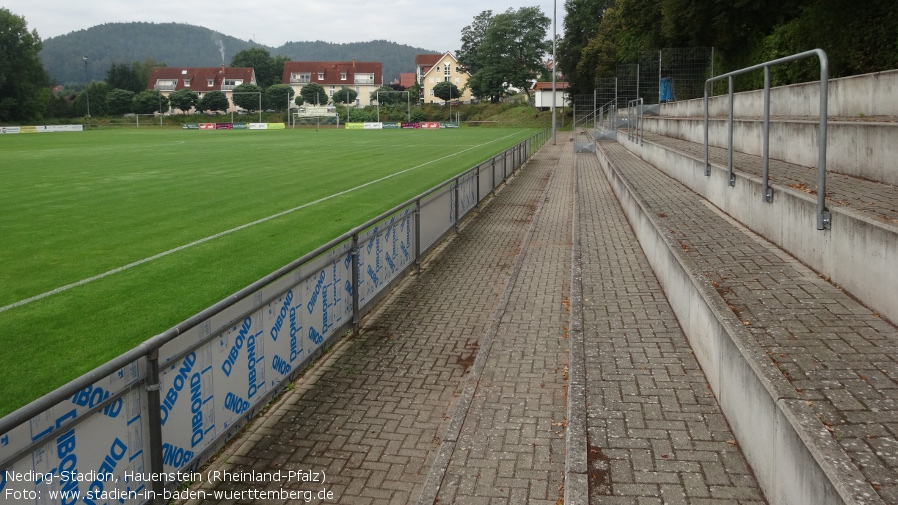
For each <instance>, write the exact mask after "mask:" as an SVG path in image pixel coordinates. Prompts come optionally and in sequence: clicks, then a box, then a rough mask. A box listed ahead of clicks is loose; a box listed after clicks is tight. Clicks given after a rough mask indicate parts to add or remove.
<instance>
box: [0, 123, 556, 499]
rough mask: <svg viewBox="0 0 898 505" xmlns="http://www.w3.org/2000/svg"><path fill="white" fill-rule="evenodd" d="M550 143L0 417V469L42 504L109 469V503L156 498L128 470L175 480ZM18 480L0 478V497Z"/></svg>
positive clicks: (160, 487)
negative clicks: (64, 476)
mask: <svg viewBox="0 0 898 505" xmlns="http://www.w3.org/2000/svg"><path fill="white" fill-rule="evenodd" d="M550 136H551V132H550V131H549V130H548V129H547V130H543V131H542V132H540V133H538V134H536V135H533V136H531V137H529V138H527V139H525V140H523V141H521V142H519V143H518V144H516V145H515V146H513V147H511V148H509V149H507V150H505V151H504V152H502V153H501V154H498V155H496V156H494V157H492V158H490V159H488V160H487V161H484V162H482V163H480V164H479V165H477V166H475V167H473V168H470V169H468V170H467V171H465V172H463V173H462V174H460V175H458V176H456V177H453V178H452V179H450V180H447V181H445V182H443V183H442V184H439V185H437V186H435V187H434V188H432V189H430V190H428V191H427V192H424V193H422V194H420V195H418V196H416V197H415V198H412V199H410V200H408V201H406V202H404V203H402V204H400V205H398V206H396V207H394V208H393V209H391V210H389V211H387V212H385V213H383V214H381V215H380V216H378V217H376V218H374V219H372V220H370V221H368V222H366V223H364V224H362V225H361V226H358V227H356V228H354V229H352V230H350V231H348V232H346V233H345V234H343V235H341V236H339V237H337V238H335V239H333V240H331V241H330V242H328V243H326V244H324V245H322V246H320V247H318V248H316V249H315V250H313V251H311V252H309V253H307V254H305V255H303V256H302V257H301V258H299V259H297V260H295V261H293V262H291V263H290V264H288V265H285V266H284V267H282V268H280V269H278V270H276V271H275V272H273V273H271V274H269V275H268V276H266V277H265V278H263V279H260V280H258V281H256V282H254V283H252V284H250V285H249V286H247V287H245V288H243V289H241V290H240V291H238V292H236V293H234V294H233V295H231V296H229V297H227V298H225V299H224V300H221V301H219V302H218V303H216V304H215V305H213V306H211V307H209V308H207V309H205V310H203V311H201V312H199V313H198V314H196V315H194V316H192V317H190V318H188V319H186V320H185V321H183V322H181V323H180V324H178V325H176V326H175V327H173V328H171V329H169V330H167V331H165V332H163V333H161V334H159V335H156V336H154V337H152V338H150V339H148V340H146V341H145V342H143V343H142V344H140V345H138V346H137V347H135V348H133V349H131V350H129V351H127V352H125V353H124V354H122V355H121V356H119V357H117V358H115V359H113V360H111V361H109V362H107V363H105V364H103V365H101V366H99V367H97V368H96V369H94V370H92V371H90V372H88V373H87V374H85V375H82V376H81V377H78V378H77V379H75V380H73V381H71V382H69V383H67V384H65V385H63V386H61V387H59V388H58V389H56V390H54V391H52V392H50V393H48V394H46V395H45V396H43V397H41V398H39V399H37V400H35V401H34V402H32V403H30V404H28V405H26V406H24V407H22V408H20V409H18V410H16V411H15V412H12V413H11V414H9V415H7V416H5V417H3V418H2V419H0V441H2V443H0V472H4V473H0V475H6V473H5V472H6V471H10V472H14V473H15V472H19V474H22V475H31V474H28V473H27V472H32V474H33V473H34V472H37V473H40V475H41V476H42V478H41V479H32V482H28V483H26V484H27V485H30V486H32V487H33V488H34V489H35V491H36V493H37V495H39V496H44V497H46V496H47V494H46V493H45V491H46V490H48V489H49V490H53V489H56V490H61V489H62V487H63V486H66V490H67V491H72V490H77V488H78V486H79V485H81V486H82V491H84V490H87V489H90V490H91V491H94V492H98V491H103V488H104V485H107V486H108V485H109V484H108V482H109V476H111V475H114V479H115V480H114V481H113V482H117V484H116V486H117V489H124V488H125V487H127V489H129V490H130V491H132V492H134V494H133V495H128V497H127V498H124V500H125V501H123V503H129V504H130V503H146V502H159V501H160V500H161V499H162V498H163V497H164V496H165V491H166V490H168V489H171V488H172V487H173V486H176V485H177V484H178V482H177V481H175V480H172V477H165V478H164V479H163V478H161V477H160V478H153V479H150V480H149V481H144V482H141V481H140V479H137V480H136V481H135V480H134V479H133V477H132V478H131V479H130V480H129V479H128V478H127V475H128V472H130V473H131V474H132V476H133V474H134V473H139V474H142V475H155V476H169V475H176V474H177V475H183V476H184V477H183V478H189V475H188V474H187V473H186V472H190V471H195V470H196V469H198V468H199V467H200V466H201V465H202V464H203V463H204V462H205V461H206V460H207V459H208V457H210V456H211V455H212V454H214V453H215V451H217V450H218V449H219V448H220V447H222V446H223V445H224V444H225V443H226V442H227V440H229V439H230V438H231V437H233V435H235V434H236V433H238V432H239V430H240V428H241V427H242V426H243V425H245V424H246V423H247V422H249V421H250V419H251V418H252V417H253V416H254V415H255V414H256V413H258V412H259V411H261V410H262V409H263V408H264V407H265V405H266V403H267V402H268V401H269V400H270V399H271V398H273V397H274V396H276V395H277V394H278V393H279V392H280V391H281V390H282V389H283V387H284V386H285V385H286V384H287V383H288V382H290V381H291V380H293V379H295V378H296V376H297V375H298V374H299V373H300V372H301V371H302V370H303V369H304V368H305V367H306V366H307V365H308V364H309V363H311V361H312V360H313V359H314V358H315V357H317V356H318V355H319V354H320V353H321V352H323V351H324V349H325V348H326V347H327V345H328V343H329V342H332V341H333V340H335V339H337V338H339V337H341V336H342V335H344V334H346V333H347V332H348V331H358V329H359V325H360V320H361V318H362V317H363V315H364V313H365V312H366V311H367V310H370V309H371V308H372V307H373V305H374V303H376V301H377V300H378V299H379V298H380V297H382V296H383V295H384V294H386V293H387V292H389V288H390V287H391V286H392V285H394V284H395V283H396V282H398V281H399V280H400V279H401V278H402V277H403V276H404V275H405V273H406V272H407V271H408V270H409V269H412V268H414V269H417V268H418V266H419V264H420V259H421V257H422V255H423V254H425V253H426V252H427V251H428V250H430V249H432V248H433V247H434V246H435V245H436V244H437V243H438V242H439V241H440V240H441V239H442V238H443V237H445V236H447V235H449V234H451V233H452V232H453V230H456V229H457V228H458V225H459V222H460V220H461V219H462V218H463V217H464V216H465V215H466V214H467V213H468V212H470V211H471V210H472V209H474V208H476V207H477V206H478V205H480V202H481V201H483V200H484V199H485V198H486V197H487V196H489V195H490V194H492V193H493V192H494V191H495V190H496V189H497V188H498V187H499V186H500V185H501V184H502V183H503V182H504V181H506V180H507V179H508V177H509V176H510V175H511V174H512V173H513V172H514V171H515V170H516V169H518V168H519V167H520V166H522V165H523V164H524V163H525V162H526V161H527V160H528V159H529V158H530V156H531V155H532V154H533V153H535V152H536V150H538V149H539V148H540V147H541V146H542V145H543V144H545V143H546V142H547V141H548V139H549V138H550ZM256 357H258V359H256ZM263 357H264V358H263ZM76 442H77V443H76ZM76 465H77V472H78V473H79V474H84V475H97V476H98V479H97V480H94V481H93V482H82V483H80V484H79V483H78V482H75V483H74V484H72V483H68V484H66V483H63V482H61V481H60V479H59V478H58V477H59V475H57V473H59V472H62V471H63V470H69V469H74V468H75V466H76ZM54 472H57V473H54ZM90 472H94V473H93V474H91V473H90ZM47 476H49V477H47ZM43 477H46V478H43ZM20 484H22V483H21V482H12V481H9V482H8V481H7V479H5V478H4V479H2V480H0V491H2V490H3V489H4V488H6V489H7V490H9V489H10V486H12V485H20ZM54 486H55V487H54ZM72 486H74V487H72ZM107 491H110V490H108V489H107ZM42 492H43V494H41V493H42Z"/></svg>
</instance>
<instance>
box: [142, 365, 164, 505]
mask: <svg viewBox="0 0 898 505" xmlns="http://www.w3.org/2000/svg"><path fill="white" fill-rule="evenodd" d="M161 389H162V382H161V380H160V378H159V348H158V347H157V348H156V349H153V351H152V352H150V354H149V355H148V356H147V386H146V392H147V423H148V424H149V426H148V429H149V437H150V472H152V473H153V474H154V475H162V474H163V473H164V472H165V465H164V464H163V451H162V414H161V413H162V391H161ZM150 487H151V488H152V490H153V493H155V496H156V497H157V498H155V499H154V500H153V503H165V500H163V499H162V496H163V495H164V492H165V482H164V481H163V480H162V479H153V481H152V483H151V485H150Z"/></svg>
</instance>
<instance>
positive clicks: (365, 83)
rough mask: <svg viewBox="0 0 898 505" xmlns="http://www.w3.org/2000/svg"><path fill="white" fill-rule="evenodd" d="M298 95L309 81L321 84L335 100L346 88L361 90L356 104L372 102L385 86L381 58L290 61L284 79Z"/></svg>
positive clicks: (328, 96)
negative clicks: (335, 95) (338, 93)
mask: <svg viewBox="0 0 898 505" xmlns="http://www.w3.org/2000/svg"><path fill="white" fill-rule="evenodd" d="M281 82H283V83H284V84H289V85H290V86H292V87H293V90H294V91H295V92H296V94H297V95H298V94H299V92H300V90H302V88H304V87H305V86H306V85H307V84H311V83H316V84H319V85H321V86H322V87H323V88H324V90H325V91H326V92H327V99H328V101H331V100H332V99H333V96H334V93H335V92H337V91H339V90H340V89H341V88H343V87H347V88H350V89H353V90H355V91H356V93H358V96H357V97H356V103H355V104H354V105H355V106H358V107H364V106H366V105H371V104H372V102H371V93H373V92H374V90H376V89H377V88H379V87H380V86H381V85H383V82H384V77H383V65H382V64H381V63H380V62H379V61H355V60H352V61H288V62H286V63H285V64H284V73H283V75H282V81H281Z"/></svg>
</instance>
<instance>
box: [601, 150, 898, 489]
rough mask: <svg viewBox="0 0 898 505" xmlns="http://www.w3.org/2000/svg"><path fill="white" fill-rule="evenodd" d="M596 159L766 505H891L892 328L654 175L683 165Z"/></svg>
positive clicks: (895, 445)
mask: <svg viewBox="0 0 898 505" xmlns="http://www.w3.org/2000/svg"><path fill="white" fill-rule="evenodd" d="M656 140H657V139H651V138H650V136H649V135H647V138H646V144H649V143H650V142H655V141H656ZM680 142H682V141H680ZM656 146H657V144H656ZM631 148H632V146H631ZM659 149H660V147H659ZM598 157H599V160H600V162H601V164H602V168H603V170H604V171H605V173H606V176H607V177H608V179H609V181H611V185H612V187H613V188H614V191H615V193H616V195H617V197H618V199H619V200H620V201H621V204H622V206H623V208H624V210H625V212H626V214H627V217H628V219H629V221H630V223H631V225H632V226H633V229H634V231H635V232H636V235H637V237H638V238H639V240H640V244H641V246H642V248H643V250H644V251H645V252H646V255H647V257H648V258H649V261H650V263H651V264H652V267H653V269H654V270H655V273H656V275H657V277H658V279H659V281H660V282H661V284H662V286H663V287H664V290H665V292H666V294H667V298H668V299H669V300H670V303H671V306H672V307H673V310H674V313H675V314H676V316H677V319H678V320H679V321H680V324H681V325H682V326H683V328H684V330H685V332H686V335H687V336H688V338H689V340H690V343H691V345H692V349H693V350H694V352H695V355H696V357H697V358H698V360H699V362H700V363H701V366H702V368H703V370H704V372H705V375H706V376H707V378H708V381H709V383H710V384H711V386H712V389H713V390H714V392H715V394H716V395H717V398H718V400H719V402H720V405H721V407H722V409H723V411H724V413H725V414H726V416H727V419H728V421H729V423H730V425H731V426H732V428H733V431H734V432H735V434H736V437H737V438H738V440H739V443H740V446H741V447H742V448H743V451H744V453H745V456H746V458H747V459H748V460H749V462H750V463H751V465H752V467H753V469H754V471H755V475H756V476H757V478H758V481H759V482H760V483H761V485H762V487H763V488H764V490H765V494H766V497H767V499H768V500H769V501H770V502H771V503H806V504H823V503H858V504H860V503H871V504H873V503H876V504H879V503H898V328H896V327H895V326H893V325H892V324H890V323H889V322H887V321H885V320H883V319H882V318H881V317H879V316H878V315H877V314H876V313H874V312H873V311H871V310H870V309H867V308H866V307H864V306H863V305H861V304H860V303H858V302H857V301H856V300H855V299H853V298H852V297H851V296H849V295H847V294H846V293H844V292H843V291H841V290H840V289H838V288H837V287H835V286H833V285H832V284H830V283H828V282H826V281H825V280H824V279H822V278H821V277H820V276H819V275H817V274H816V273H815V272H813V271H812V270H810V269H809V268H807V267H806V266H805V265H803V264H802V262H800V261H798V260H796V259H794V258H792V257H790V256H789V255H788V254H786V253H784V252H783V251H782V250H780V249H779V248H778V247H776V246H775V245H774V244H771V243H770V242H768V241H766V240H764V239H763V238H762V237H759V236H758V235H756V234H754V233H752V232H751V231H749V230H747V229H746V228H744V227H742V226H740V225H739V224H738V223H736V222H735V221H733V220H732V219H731V218H729V217H728V216H727V215H726V214H724V213H723V212H721V211H720V210H718V209H717V208H715V207H714V206H713V205H711V204H709V203H708V201H706V200H705V199H704V198H702V196H700V195H698V194H696V193H695V192H693V191H690V190H689V189H688V188H687V187H685V186H683V185H681V184H677V183H676V181H674V180H673V179H671V178H670V177H668V176H666V175H665V174H664V173H662V172H668V173H669V172H677V171H680V172H683V171H687V172H691V170H686V169H683V168H682V164H683V159H682V158H681V157H676V156H675V157H673V158H666V157H664V156H649V158H658V160H659V161H658V162H657V163H655V164H656V165H658V168H656V167H655V166H653V165H652V164H650V163H648V162H646V161H644V160H642V159H640V158H638V157H637V156H634V155H633V154H632V153H630V152H628V151H627V149H625V148H624V146H622V145H621V144H618V143H614V142H600V143H599V153H598ZM677 163H679V164H680V166H679V167H677V166H676V164H677ZM665 164H666V165H667V166H663V165H665ZM659 169H660V170H659ZM688 177H693V178H694V177H696V176H694V175H693V176H687V178H688ZM701 178H704V175H703V171H702V174H701ZM716 179H717V180H716V181H714V182H716V183H719V184H721V185H722V186H725V184H724V183H722V182H721V181H720V180H719V178H716ZM740 183H743V181H739V182H737V186H738V184H740ZM783 191H785V190H783ZM759 200H760V198H759ZM743 204H745V202H743ZM752 205H761V204H760V202H758V203H754V202H752ZM781 218H782V217H781ZM834 220H835V218H834ZM814 231H815V232H817V231H816V230H814ZM832 233H833V234H835V233H836V230H835V223H834V230H833V232H832ZM892 258H894V256H892ZM894 266H895V265H894V263H893V264H892V266H891V269H892V270H894V269H895V268H894ZM892 286H894V284H893V285H892Z"/></svg>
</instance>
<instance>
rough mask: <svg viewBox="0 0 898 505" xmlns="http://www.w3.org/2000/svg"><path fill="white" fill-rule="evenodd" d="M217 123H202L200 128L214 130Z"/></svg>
mask: <svg viewBox="0 0 898 505" xmlns="http://www.w3.org/2000/svg"><path fill="white" fill-rule="evenodd" d="M214 129H215V123H200V130H214Z"/></svg>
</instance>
